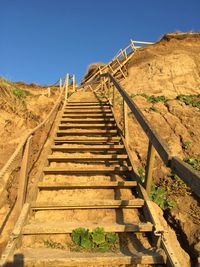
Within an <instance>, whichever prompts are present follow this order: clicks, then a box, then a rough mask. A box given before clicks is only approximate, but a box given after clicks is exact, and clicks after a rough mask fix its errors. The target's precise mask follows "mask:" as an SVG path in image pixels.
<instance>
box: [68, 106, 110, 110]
mask: <svg viewBox="0 0 200 267" xmlns="http://www.w3.org/2000/svg"><path fill="white" fill-rule="evenodd" d="M88 109H89V110H110V106H92V107H91V106H76V107H74V106H66V107H65V108H64V110H66V111H68V110H73V111H74V110H75V111H76V110H84V111H87V110H88Z"/></svg>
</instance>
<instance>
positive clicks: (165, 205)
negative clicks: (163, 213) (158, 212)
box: [150, 183, 176, 210]
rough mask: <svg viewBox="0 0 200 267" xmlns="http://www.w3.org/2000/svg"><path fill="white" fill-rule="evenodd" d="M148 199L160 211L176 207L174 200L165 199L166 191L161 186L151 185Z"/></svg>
mask: <svg viewBox="0 0 200 267" xmlns="http://www.w3.org/2000/svg"><path fill="white" fill-rule="evenodd" d="M150 199H151V200H152V201H154V202H155V203H156V204H157V205H158V206H159V207H160V208H161V209H162V210H166V209H172V208H174V207H175V206H176V201H175V200H174V199H170V198H167V195H166V191H165V189H164V188H163V187H161V186H156V185H155V184H154V183H152V186H151V193H150Z"/></svg>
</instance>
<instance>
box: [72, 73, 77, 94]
mask: <svg viewBox="0 0 200 267" xmlns="http://www.w3.org/2000/svg"><path fill="white" fill-rule="evenodd" d="M72 83H73V92H75V89H76V83H75V74H73V76H72Z"/></svg>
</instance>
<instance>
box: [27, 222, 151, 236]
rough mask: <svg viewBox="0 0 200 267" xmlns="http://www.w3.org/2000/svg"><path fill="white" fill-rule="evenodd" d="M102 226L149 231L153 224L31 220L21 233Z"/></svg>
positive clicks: (48, 232) (113, 230)
mask: <svg viewBox="0 0 200 267" xmlns="http://www.w3.org/2000/svg"><path fill="white" fill-rule="evenodd" d="M98 226H99V227H103V228H104V230H105V232H115V233H117V232H151V231H152V230H153V225H152V224H151V223H150V222H147V223H128V224H119V223H106V224H105V223H104V224H102V223H100V224H94V223H93V224H92V223H88V222H86V223H74V222H70V223H67V222H63V221H58V222H53V223H51V222H48V223H46V222H44V223H37V222H31V223H29V224H27V225H25V226H24V227H23V231H22V234H44V233H45V234H58V233H72V231H73V230H74V229H76V228H79V227H84V228H87V229H89V230H93V229H94V228H96V227H98Z"/></svg>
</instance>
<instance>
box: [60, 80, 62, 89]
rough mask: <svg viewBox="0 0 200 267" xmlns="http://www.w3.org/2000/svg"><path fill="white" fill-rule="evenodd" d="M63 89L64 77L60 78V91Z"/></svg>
mask: <svg viewBox="0 0 200 267" xmlns="http://www.w3.org/2000/svg"><path fill="white" fill-rule="evenodd" d="M61 90H62V79H61V78H60V92H61Z"/></svg>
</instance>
